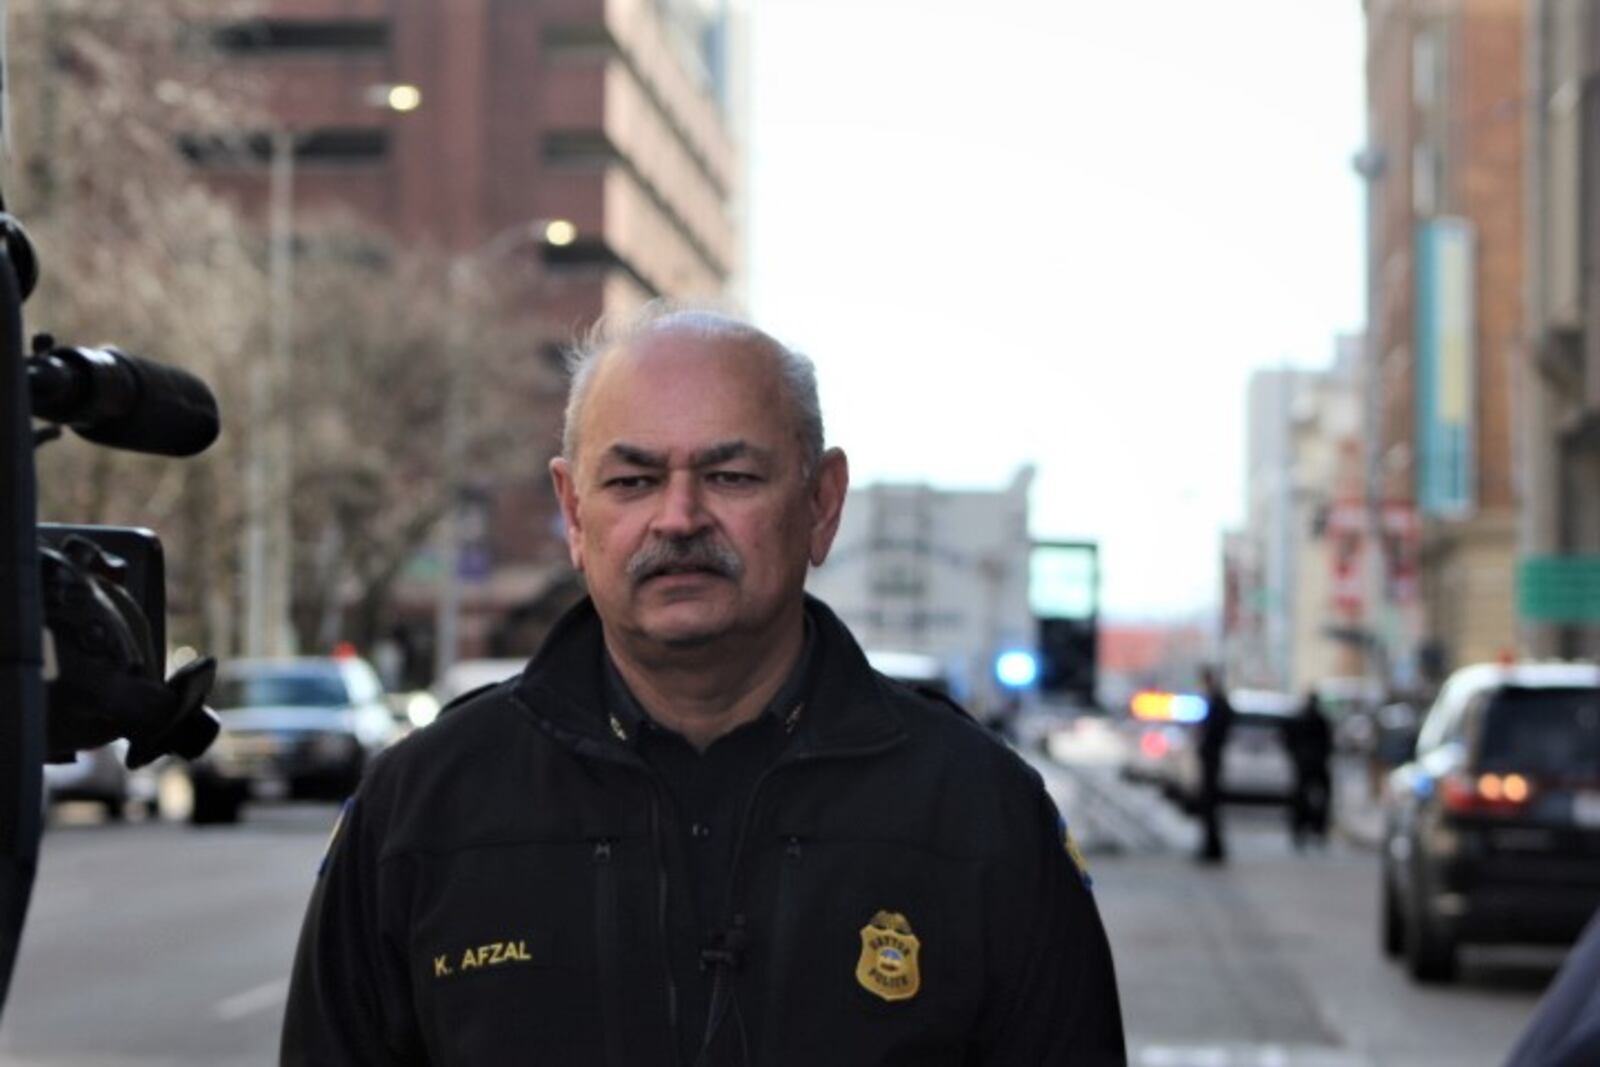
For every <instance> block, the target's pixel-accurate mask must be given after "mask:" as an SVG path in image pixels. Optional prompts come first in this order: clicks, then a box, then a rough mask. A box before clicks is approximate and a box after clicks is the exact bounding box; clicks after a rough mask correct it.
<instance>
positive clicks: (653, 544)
mask: <svg viewBox="0 0 1600 1067" xmlns="http://www.w3.org/2000/svg"><path fill="white" fill-rule="evenodd" d="M579 417H580V419H581V422H580V424H579V427H578V445H577V455H576V456H574V457H573V462H572V463H571V464H568V463H567V462H566V461H565V460H562V459H556V460H554V461H552V462H551V475H552V477H553V478H554V480H555V485H556V491H557V494H558V495H559V496H560V498H561V507H562V512H563V514H564V515H565V517H566V522H567V543H568V548H569V550H570V552H571V555H572V562H573V565H574V566H575V567H577V568H578V569H579V570H581V571H583V572H584V574H585V576H586V577H587V579H588V584H589V592H590V595H591V596H592V597H593V598H594V602H595V606H596V607H597V609H598V610H599V612H600V616H601V618H602V619H603V620H604V621H605V623H606V625H607V627H608V628H609V629H610V630H612V631H613V632H616V633H618V634H619V635H621V636H623V637H625V638H628V639H632V640H640V639H643V640H645V641H649V642H654V643H657V644H658V645H664V646H671V647H692V646H697V645H704V644H709V643H712V642H715V641H718V640H719V639H721V638H725V637H729V636H735V637H753V638H756V639H761V638H763V637H768V636H771V635H773V634H775V633H777V632H778V628H779V627H780V626H781V625H783V624H784V622H785V620H792V619H793V618H794V617H795V616H796V615H797V614H798V611H799V605H800V602H801V595H802V591H803V589H804V586H805V578H806V570H807V567H808V565H809V564H812V563H821V562H822V560H823V559H824V558H825V557H826V556H827V553H828V548H829V546H831V545H832V543H833V536H834V533H835V532H836V531H837V529H838V524H839V513H840V510H841V507H842V505H843V500H844V492H845V486H846V483H847V481H848V473H847V470H846V466H845V460H844V456H843V454H841V453H839V452H837V451H834V452H830V453H829V454H828V455H827V456H826V457H825V458H824V460H823V462H822V464H821V465H820V467H819V469H818V470H817V471H816V472H814V473H813V474H812V475H811V476H810V477H809V478H807V477H806V476H805V472H804V470H803V469H802V468H803V460H804V456H803V454H802V450H801V446H800V442H799V439H798V435H797V427H796V425H795V421H794V416H793V413H792V409H791V405H790V404H789V403H788V401H787V399H786V395H785V392H784V390H783V386H782V384H781V380H780V378H779V375H778V371H777V368H776V366H775V364H774V361H773V360H772V359H771V358H770V357H768V356H766V355H765V354H757V353H752V352H749V351H745V350H744V349H743V347H742V343H741V342H739V341H736V340H731V339H725V338H705V337H698V336H695V335H693V334H689V333H671V332H669V333H665V334H660V335H657V336H654V337H649V338H646V339H644V340H642V341H639V342H637V343H635V344H634V345H633V346H631V347H630V348H629V349H627V350H625V351H618V352H613V353H611V354H610V355H608V356H607V357H605V359H604V362H603V363H602V364H601V365H600V367H599V368H598V369H597V370H596V373H595V378H594V381H593V382H592V384H591V386H590V391H589V394H588V397H587V399H586V401H585V404H584V408H583V411H582V412H581V413H580V416H579Z"/></svg>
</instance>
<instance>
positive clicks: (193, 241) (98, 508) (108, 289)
mask: <svg viewBox="0 0 1600 1067" xmlns="http://www.w3.org/2000/svg"><path fill="white" fill-rule="evenodd" d="M246 10H248V5H246V4H243V3H227V2H224V3H220V4H219V3H209V2H204V0H120V2H113V0H98V2H96V0H13V2H12V4H11V22H10V29H11V39H10V42H9V45H10V47H9V50H8V51H9V61H10V75H11V79H10V80H11V83H12V87H13V93H14V97H13V103H12V115H11V118H12V126H11V130H10V137H11V141H12V145H13V153H14V158H15V160H16V162H17V165H16V166H15V167H14V168H13V169H12V171H11V173H10V174H9V175H8V176H7V178H6V181H5V191H6V194H7V199H8V203H9V205H10V206H11V207H12V208H13V210H15V211H16V212H17V213H18V214H19V215H20V216H21V217H22V218H23V219H24V220H25V222H26V223H27V225H28V226H29V227H30V229H31V231H32V232H33V235H34V239H35V243H36V245H37V246H38V248H39V251H40V258H41V261H42V265H43V271H44V273H43V281H42V284H41V285H40V288H39V291H38V292H37V293H36V294H35V295H34V296H33V298H32V299H31V300H30V302H29V305H28V307H27V309H26V311H27V320H28V323H29V325H30V327H32V328H34V329H40V328H44V329H48V330H50V331H51V332H52V333H53V334H54V335H55V336H56V337H57V338H58V339H59V340H60V341H62V342H63V343H73V344H97V343H107V342H113V343H116V344H117V345H119V346H121V347H124V348H127V349H129V350H130V351H134V352H141V353H144V354H147V355H149V356H151V357H152V358H156V359H159V360H162V361H164V362H168V363H172V364H175V365H178V366H181V367H184V368H186V369H188V370H190V371H192V372H194V373H196V374H198V375H200V376H201V377H202V378H204V379H205V380H207V381H208V382H210V383H212V385H213V387H214V388H215V389H216V390H217V392H218V393H219V401H220V403H221V405H222V408H223V410H224V413H225V414H226V413H227V412H229V411H230V410H238V409H239V405H238V403H237V397H236V396H235V391H236V390H235V388H234V386H235V383H237V381H238V380H239V375H238V374H237V373H236V370H237V368H238V367H239V366H240V365H241V364H242V362H243V361H244V360H245V359H246V358H247V357H248V355H249V353H250V351H251V350H252V349H253V348H254V347H256V346H257V345H258V338H259V336H260V334H261V331H262V323H261V312H260V310H259V306H260V301H259V299H258V298H257V296H256V294H258V293H260V292H261V291H262V290H263V288H264V286H265V282H264V280H263V273H262V270H261V268H260V265H259V258H260V257H259V255H258V254H257V253H256V252H255V251H254V250H253V249H252V247H251V242H250V241H249V240H248V239H247V236H246V233H245V231H244V229H243V227H242V226H241V223H240V219H239V217H238V215H237V213H236V212H235V211H234V210H233V209H232V208H231V207H230V206H229V205H228V204H227V203H225V202H224V201H222V200H221V199H219V198H218V197H216V196H214V195H212V194H211V193H210V192H208V191H207V189H206V188H205V186H204V185H203V184H202V182H201V181H200V180H199V178H198V177H197V176H196V175H195V174H194V173H193V171H192V168H191V167H190V166H189V164H188V162H187V161H186V160H185V159H184V158H183V156H182V154H181V153H180V152H179V151H178V144H179V141H180V138H182V137H184V136H186V135H193V134H195V133H196V132H200V131H206V130H211V129H217V128H238V127H239V126H240V125H243V124H247V123H248V121H249V117H250V115H251V114H252V113H253V110H254V104H253V101H254V98H255V96H254V88H253V87H252V86H250V85H249V84H248V83H246V82H244V81H243V80H241V79H239V78H237V77H233V78H231V79H223V78H217V77H214V76H212V75H214V74H215V68H214V67H213V66H212V58H211V57H210V56H209V54H208V52H207V50H206V49H205V47H204V41H205V36H204V34H203V33H201V32H197V31H196V29H195V27H204V26H207V25H211V24H214V23H215V21H216V20H219V19H223V20H225V19H227V18H230V17H236V16H239V15H242V14H243V13H244V12H245V11H246ZM224 425H225V433H224V437H223V439H222V441H220V442H219V444H218V445H217V446H215V447H213V449H212V450H211V451H210V452H209V453H207V454H206V455H205V456H203V457H200V458H199V459H193V460H187V461H181V462H174V461H171V460H154V459H148V458H142V457H137V456H129V455H124V454H117V453H114V452H111V451H109V450H106V449H103V448H98V447H94V446H89V445H86V444H83V443H82V442H78V441H75V440H72V439H70V438H69V439H68V440H67V441H65V442H62V443H58V444H55V445H52V446H50V447H49V448H48V449H47V450H46V451H45V452H44V453H42V455H41V466H40V484H41V501H40V509H41V514H42V515H43V516H44V517H46V518H50V519H57V520H60V521H74V522H118V523H129V524H140V525H149V526H152V527H154V528H156V529H158V530H159V531H160V532H161V533H162V535H163V537H164V539H165V540H166V542H167V548H168V553H167V555H168V567H169V590H170V592H171V602H170V606H171V609H172V610H171V617H172V618H171V621H172V628H171V632H172V633H173V634H174V636H175V637H176V638H178V639H180V640H186V641H194V642H196V643H201V644H204V645H206V646H208V647H216V646H225V645H226V644H227V631H228V629H229V623H230V620H231V617H232V614H233V612H232V603H231V601H232V594H233V589H232V588H231V586H232V582H231V579H230V577H229V576H230V574H231V573H233V567H234V565H235V561H234V555H235V548H234V546H235V543H236V542H237V539H238V538H237V533H236V529H237V523H238V521H239V517H238V505H237V500H236V497H235V494H233V493H232V492H231V489H230V486H231V484H232V483H233V482H234V480H235V479H234V477H233V474H232V472H233V470H234V469H236V467H237V465H238V463H239V449H238V441H239V436H238V434H237V433H236V432H233V431H234V427H233V426H232V425H230V423H229V420H228V419H226V418H225V420H224Z"/></svg>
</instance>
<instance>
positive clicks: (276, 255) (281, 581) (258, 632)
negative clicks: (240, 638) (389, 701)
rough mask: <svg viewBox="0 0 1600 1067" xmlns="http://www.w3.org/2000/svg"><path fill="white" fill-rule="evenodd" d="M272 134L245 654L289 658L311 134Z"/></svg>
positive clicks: (378, 91)
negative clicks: (292, 410)
mask: <svg viewBox="0 0 1600 1067" xmlns="http://www.w3.org/2000/svg"><path fill="white" fill-rule="evenodd" d="M363 98H364V99H365V100H366V102H367V103H368V104H369V105H371V106H373V107H379V108H383V109H385V110H389V111H395V112H409V111H415V110H416V109H417V108H418V107H420V106H422V90H420V89H418V88H417V87H416V86H415V85H406V84H387V83H385V84H379V85H370V86H368V87H367V89H366V91H365V93H364V94H363ZM311 132H314V131H295V130H291V129H289V128H287V127H279V128H278V129H276V130H274V131H273V132H272V138H271V166H270V170H269V176H268V185H267V229H268V234H269V239H268V246H269V247H268V279H269V281H268V307H269V313H268V314H269V318H268V327H267V328H268V347H267V358H266V359H265V360H258V361H256V362H255V363H253V364H252V365H251V368H250V378H249V383H248V403H249V411H250V448H249V452H248V454H247V456H246V461H245V500H246V521H245V532H244V562H245V566H244V584H245V588H244V604H245V618H244V653H245V655H247V656H284V655H289V654H291V653H292V652H293V651H294V648H293V644H294V642H293V638H292V635H293V632H294V630H293V627H292V626H291V625H290V619H289V610H290V605H291V600H292V593H293V569H294V568H293V531H292V526H291V522H290V518H291V517H290V514H289V491H290V488H291V481H292V471H291V462H290V460H291V447H292V440H291V436H290V432H289V423H288V421H287V419H286V418H285V412H284V409H283V404H282V400H283V397H284V392H285V390H286V388H287V386H288V383H289V377H290V374H291V373H292V371H293V332H294V319H293V315H294V294H293V286H294V248H293V243H292V242H293V239H294V157H295V151H296V150H297V149H298V148H299V147H300V145H301V144H302V143H303V142H304V140H305V138H306V136H307V135H308V133H311Z"/></svg>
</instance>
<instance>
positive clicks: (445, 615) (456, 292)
mask: <svg viewBox="0 0 1600 1067" xmlns="http://www.w3.org/2000/svg"><path fill="white" fill-rule="evenodd" d="M577 239H578V227H577V225H576V224H575V223H573V222H572V221H571V220H569V219H561V218H550V219H546V218H539V219H529V220H527V221H526V222H520V223H517V224H516V225H514V226H508V227H506V228H505V229H503V230H501V231H500V232H499V233H497V234H495V235H494V236H493V237H490V238H489V239H488V240H486V241H484V242H483V243H482V244H480V245H479V246H478V247H477V248H475V249H473V250H472V251H470V252H465V253H463V254H461V255H459V256H457V257H456V259H455V260H454V261H453V262H452V263H451V264H450V277H449V301H450V350H449V353H448V356H447V358H448V360H449V362H448V364H447V365H446V368H445V396H444V433H443V437H444V442H443V444H444V448H443V452H444V455H443V471H442V475H443V477H442V478H441V483H442V491H443V493H444V495H445V502H444V511H443V513H442V514H441V515H440V516H439V527H438V531H437V532H438V537H437V544H436V549H435V551H436V552H437V554H438V557H439V597H438V600H437V601H436V602H435V604H434V626H433V633H434V643H433V645H434V647H433V677H434V681H435V683H436V684H437V683H438V681H439V680H441V679H442V678H443V677H444V674H445V672H446V671H447V670H449V669H450V667H451V666H452V665H453V664H454V663H455V662H456V656H457V653H458V652H459V651H460V645H461V573H460V566H461V515H460V497H461V489H462V485H461V453H462V447H463V444H464V442H463V441H462V432H463V430H464V421H465V414H466V413H465V412H464V411H462V408H461V405H462V385H463V381H462V374H463V371H464V370H465V368H464V366H463V353H464V351H465V349H466V347H467V346H466V345H465V344H464V336H465V333H466V331H465V328H464V323H465V318H466V312H465V310H464V307H463V305H464V303H465V300H466V294H467V291H468V289H469V288H470V287H471V286H472V284H473V281H474V280H475V278H476V275H477V272H478V270H479V268H480V267H481V266H482V265H483V264H484V263H487V262H490V261H492V260H495V259H498V258H499V257H501V256H504V255H507V254H508V253H511V252H514V251H516V250H517V249H518V248H521V247H523V246H525V245H529V244H542V245H550V246H553V247H556V248H562V247H565V246H567V245H570V244H572V243H573V242H574V241H576V240H577Z"/></svg>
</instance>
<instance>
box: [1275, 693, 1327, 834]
mask: <svg viewBox="0 0 1600 1067" xmlns="http://www.w3.org/2000/svg"><path fill="white" fill-rule="evenodd" d="M1283 741H1284V747H1285V748H1287V749H1288V750H1289V759H1290V761H1291V762H1292V763H1293V764H1294V796H1293V798H1292V800H1291V802H1290V804H1289V839H1290V840H1291V841H1292V842H1293V843H1294V848H1295V851H1296V852H1298V851H1300V850H1301V849H1303V848H1305V845H1306V840H1307V838H1310V839H1311V840H1312V841H1314V842H1316V843H1317V844H1326V843H1327V841H1328V810H1329V807H1330V804H1331V801H1332V798H1333V778H1332V776H1331V775H1330V774H1329V773H1328V761H1329V760H1330V759H1331V758H1332V757H1333V732H1332V731H1331V730H1329V729H1328V720H1327V718H1325V717H1324V716H1323V714H1322V701H1321V700H1319V699H1318V698H1317V694H1316V693H1315V692H1310V693H1307V694H1306V699H1305V703H1304V704H1302V705H1300V712H1299V714H1297V715H1296V716H1295V717H1294V718H1292V719H1290V720H1289V721H1288V722H1287V723H1285V724H1284V736H1283Z"/></svg>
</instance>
